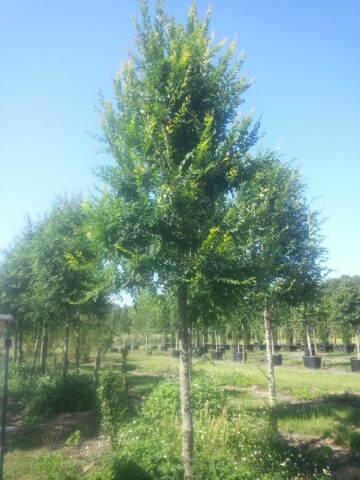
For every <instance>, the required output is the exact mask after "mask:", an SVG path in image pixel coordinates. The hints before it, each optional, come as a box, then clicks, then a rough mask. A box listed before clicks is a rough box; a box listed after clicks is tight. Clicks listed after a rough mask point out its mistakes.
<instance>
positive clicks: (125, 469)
mask: <svg viewBox="0 0 360 480" xmlns="http://www.w3.org/2000/svg"><path fill="white" fill-rule="evenodd" d="M111 478H113V479H114V480H124V479H128V480H155V478H154V477H153V476H152V475H150V474H149V473H148V472H146V471H145V470H144V469H143V468H141V467H140V466H139V465H138V464H137V463H135V462H133V461H132V460H129V461H127V462H126V463H124V462H123V461H121V460H119V461H115V462H114V465H113V476H112V477H111Z"/></svg>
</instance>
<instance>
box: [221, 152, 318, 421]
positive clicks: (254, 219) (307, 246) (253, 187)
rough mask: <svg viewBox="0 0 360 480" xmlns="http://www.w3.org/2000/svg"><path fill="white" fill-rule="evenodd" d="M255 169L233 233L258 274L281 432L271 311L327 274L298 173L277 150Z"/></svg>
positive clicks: (240, 195)
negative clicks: (281, 157) (236, 233)
mask: <svg viewBox="0 0 360 480" xmlns="http://www.w3.org/2000/svg"><path fill="white" fill-rule="evenodd" d="M254 166H255V170H256V173H255V174H254V175H253V176H252V177H251V178H249V179H248V180H247V181H246V182H245V183H244V185H243V186H242V188H241V189H239V190H238V192H237V195H236V198H235V203H234V209H233V212H232V215H231V216H232V217H233V218H231V216H230V217H229V218H231V222H232V225H233V227H232V229H231V223H230V228H229V230H230V232H232V231H233V232H234V233H235V232H236V231H237V229H238V231H239V247H240V248H241V249H242V250H243V249H244V246H245V249H246V258H247V260H248V263H247V268H248V269H249V271H250V272H251V275H250V276H251V277H252V278H253V291H252V298H253V300H254V302H255V303H256V304H257V305H258V306H259V308H260V309H261V310H262V311H263V318H264V328H265V339H266V351H267V359H268V381H269V400H270V402H269V403H270V409H271V411H272V413H273V414H272V426H273V428H274V430H276V414H275V407H276V391H275V375H274V366H273V346H272V343H273V342H272V335H271V322H270V315H271V312H272V310H273V308H274V306H275V305H276V304H277V305H278V306H279V304H283V303H285V304H286V303H287V304H296V303H299V302H300V301H303V300H304V299H305V298H307V299H310V297H313V296H314V294H315V291H316V290H317V288H318V285H319V282H320V280H321V278H322V267H321V261H322V259H323V254H324V250H323V249H322V248H321V246H320V237H319V221H318V215H317V214H316V213H312V214H311V216H310V214H309V206H308V203H307V201H306V199H305V196H304V185H303V184H302V182H301V179H300V176H299V172H298V171H297V170H295V169H293V168H291V167H290V166H289V165H286V164H284V163H282V162H281V161H280V159H279V158H278V157H277V155H276V152H270V151H268V152H264V153H259V155H258V156H257V158H256V159H255V160H254Z"/></svg>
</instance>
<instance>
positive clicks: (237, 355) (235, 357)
mask: <svg viewBox="0 0 360 480" xmlns="http://www.w3.org/2000/svg"><path fill="white" fill-rule="evenodd" d="M246 358H247V355H246V353H245V360H246ZM233 360H234V362H242V361H243V354H242V352H233Z"/></svg>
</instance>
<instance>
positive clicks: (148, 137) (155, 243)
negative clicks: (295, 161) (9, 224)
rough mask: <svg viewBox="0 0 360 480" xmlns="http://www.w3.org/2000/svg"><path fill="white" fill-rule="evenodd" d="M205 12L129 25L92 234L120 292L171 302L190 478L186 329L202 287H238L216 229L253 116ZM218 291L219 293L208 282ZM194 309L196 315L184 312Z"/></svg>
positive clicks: (244, 165)
mask: <svg viewBox="0 0 360 480" xmlns="http://www.w3.org/2000/svg"><path fill="white" fill-rule="evenodd" d="M209 24H210V11H208V12H207V14H206V18H205V21H204V23H201V22H200V21H199V19H198V16H197V12H196V7H195V5H192V7H191V9H190V11H189V14H188V20H187V24H186V26H182V25H177V24H176V23H175V20H174V19H173V18H171V17H167V16H166V15H165V13H164V8H163V2H162V1H161V0H159V1H158V2H157V4H156V18H155V21H154V24H152V22H151V18H150V15H149V10H148V6H147V3H146V2H143V3H142V24H139V23H137V22H136V28H137V33H138V35H137V49H138V52H139V56H136V55H135V54H132V53H131V54H130V60H129V61H128V62H127V63H126V64H125V65H124V66H123V68H122V70H121V72H120V74H119V76H118V78H117V79H116V81H115V82H114V89H115V95H116V106H115V107H113V106H112V105H111V104H110V102H108V101H106V100H105V99H102V107H103V108H102V113H101V123H102V128H103V137H102V138H101V140H102V141H103V142H104V144H105V150H106V151H107V152H108V153H110V154H111V155H112V156H113V157H114V160H115V164H114V165H113V166H107V167H103V168H101V169H100V171H99V174H100V177H101V178H102V179H103V180H104V182H105V184H106V188H105V191H104V193H103V195H102V197H101V198H100V200H99V230H100V231H102V232H103V237H104V240H105V242H106V244H107V247H108V251H109V254H110V255H111V256H112V258H113V259H114V260H115V261H116V262H117V263H118V264H119V267H118V271H119V276H120V284H119V286H120V287H122V288H127V289H129V290H132V291H133V290H134V289H136V288H138V287H139V286H141V285H142V286H144V285H145V286H147V285H151V286H152V287H153V288H157V289H161V291H162V292H163V293H166V294H168V293H172V294H173V295H175V296H176V299H177V310H178V319H179V320H178V331H179V344H180V364H179V365H180V366H179V374H180V397H181V419H182V436H183V460H184V478H186V479H190V478H192V466H193V427H192V418H191V410H190V343H191V323H192V321H193V320H194V319H195V317H196V313H195V312H198V310H199V309H198V305H200V304H201V302H200V301H199V298H201V295H202V293H201V292H202V287H205V289H204V290H206V291H205V293H204V295H207V298H210V296H211V295H212V294H213V293H215V296H214V298H213V299H212V304H214V303H216V299H218V298H220V295H219V293H217V296H216V292H219V290H220V288H219V287H220V286H222V290H223V289H224V288H225V286H226V285H231V284H232V283H239V273H238V271H236V269H237V266H234V264H233V261H232V259H231V258H230V256H229V255H227V249H226V245H227V242H228V240H229V238H228V236H227V235H226V232H225V231H223V227H224V224H225V218H226V216H227V213H228V210H229V208H230V207H231V199H230V194H231V192H232V191H233V190H234V189H236V188H238V186H239V185H240V184H241V183H242V182H243V180H244V178H246V177H247V176H248V175H249V174H250V171H251V156H250V154H249V149H250V148H251V147H252V146H253V145H254V144H255V142H256V140H257V138H258V128H259V125H258V124H255V126H254V128H252V126H251V124H252V117H251V115H249V116H246V117H240V116H239V110H238V109H239V106H240V105H241V104H242V102H243V100H242V94H243V92H244V91H245V90H246V89H247V88H248V87H249V85H250V83H249V82H248V81H247V80H246V78H245V76H244V75H242V76H240V75H239V69H240V67H241V65H242V58H239V60H238V61H235V62H233V55H234V49H235V44H234V43H232V44H231V45H230V46H229V47H228V48H227V49H226V50H225V51H224V53H223V54H222V55H220V56H218V54H219V52H220V50H222V47H223V46H224V42H221V43H220V44H218V45H213V44H212V38H211V35H210V34H209ZM215 283H216V287H215V286H214V284H215ZM206 304H207V305H208V304H210V302H206ZM194 305H195V307H196V308H193V306H194Z"/></svg>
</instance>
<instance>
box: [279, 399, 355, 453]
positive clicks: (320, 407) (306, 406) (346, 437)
mask: <svg viewBox="0 0 360 480" xmlns="http://www.w3.org/2000/svg"><path fill="white" fill-rule="evenodd" d="M277 413H278V419H279V420H284V421H285V422H286V421H291V420H292V419H294V420H295V421H303V422H313V421H321V420H323V421H324V424H325V425H326V423H328V428H324V431H323V437H324V438H331V439H333V440H334V442H335V443H337V444H338V445H349V446H350V447H352V448H353V449H354V450H358V451H360V396H359V395H356V394H352V393H349V392H344V393H343V394H328V395H325V396H324V397H323V398H322V399H319V400H316V401H311V400H310V401H304V402H301V403H295V404H292V403H282V404H279V405H278V407H277Z"/></svg>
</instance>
